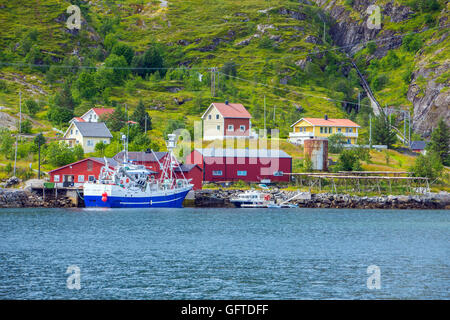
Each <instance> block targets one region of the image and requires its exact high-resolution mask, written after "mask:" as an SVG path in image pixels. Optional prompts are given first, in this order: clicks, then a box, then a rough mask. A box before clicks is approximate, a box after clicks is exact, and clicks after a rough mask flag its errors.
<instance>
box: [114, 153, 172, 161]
mask: <svg viewBox="0 0 450 320" xmlns="http://www.w3.org/2000/svg"><path fill="white" fill-rule="evenodd" d="M153 153H154V154H155V155H156V158H155V155H153ZM166 155H167V152H150V153H148V152H135V151H133V152H128V159H129V160H130V161H148V162H157V161H159V160H161V159H162V158H163V157H164V156H166ZM123 156H124V154H123V151H121V152H119V153H118V154H116V155H115V156H114V157H113V158H114V159H115V160H116V161H118V162H122V161H123Z"/></svg>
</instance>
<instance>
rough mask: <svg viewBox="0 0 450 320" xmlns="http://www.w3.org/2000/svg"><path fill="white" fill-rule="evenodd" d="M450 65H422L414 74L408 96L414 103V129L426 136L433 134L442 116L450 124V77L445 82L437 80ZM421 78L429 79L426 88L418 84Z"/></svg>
mask: <svg viewBox="0 0 450 320" xmlns="http://www.w3.org/2000/svg"><path fill="white" fill-rule="evenodd" d="M449 67H450V64H449V63H446V64H443V65H441V66H439V67H436V68H425V67H420V68H419V70H417V71H415V72H414V73H413V75H412V79H413V80H412V82H411V85H410V86H409V90H408V95H407V97H408V100H409V101H411V102H412V103H413V105H414V118H413V130H414V132H416V133H419V134H420V135H422V136H423V137H425V138H428V137H430V136H431V132H432V131H433V129H434V128H435V127H436V125H437V122H438V121H439V119H440V118H441V117H443V118H444V121H445V122H446V123H448V124H450V92H449V90H448V89H449V88H448V87H449V79H447V80H446V82H444V83H439V82H438V81H436V79H437V78H438V77H439V76H441V75H442V74H443V73H444V72H445V71H447V70H448V69H449ZM420 78H422V79H426V80H427V82H426V86H425V87H424V88H421V87H420V85H419V84H418V82H419V81H418V80H419V79H420Z"/></svg>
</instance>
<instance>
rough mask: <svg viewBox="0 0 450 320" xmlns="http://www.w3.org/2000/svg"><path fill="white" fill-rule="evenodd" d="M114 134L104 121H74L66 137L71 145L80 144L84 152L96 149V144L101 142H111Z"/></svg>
mask: <svg viewBox="0 0 450 320" xmlns="http://www.w3.org/2000/svg"><path fill="white" fill-rule="evenodd" d="M112 137H113V136H112V134H111V132H110V131H109V129H108V128H107V127H106V125H105V124H104V123H103V122H76V121H73V122H72V123H71V124H70V126H69V128H68V129H67V131H66V133H65V134H64V139H65V140H66V142H67V143H68V144H69V146H70V147H74V146H76V145H80V146H81V147H82V148H83V150H84V153H90V152H94V151H95V145H96V144H97V143H99V142H103V143H104V144H110V143H111V138H112Z"/></svg>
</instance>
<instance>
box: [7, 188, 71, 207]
mask: <svg viewBox="0 0 450 320" xmlns="http://www.w3.org/2000/svg"><path fill="white" fill-rule="evenodd" d="M39 207H44V208H70V207H74V205H73V203H72V201H71V200H70V199H69V198H67V197H65V196H62V197H58V198H57V199H55V198H48V199H45V200H44V199H43V197H41V196H39V195H37V194H35V193H33V192H30V191H26V190H19V189H0V208H39Z"/></svg>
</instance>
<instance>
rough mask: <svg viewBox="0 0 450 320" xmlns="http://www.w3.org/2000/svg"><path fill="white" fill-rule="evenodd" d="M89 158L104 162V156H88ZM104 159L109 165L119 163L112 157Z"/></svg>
mask: <svg viewBox="0 0 450 320" xmlns="http://www.w3.org/2000/svg"><path fill="white" fill-rule="evenodd" d="M89 159H93V160H96V161H98V162H101V163H103V164H105V159H104V158H96V157H91V158H89ZM106 160H107V161H108V165H109V166H111V167H116V166H117V165H118V164H119V163H118V162H117V161H116V160H114V159H113V158H106Z"/></svg>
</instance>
